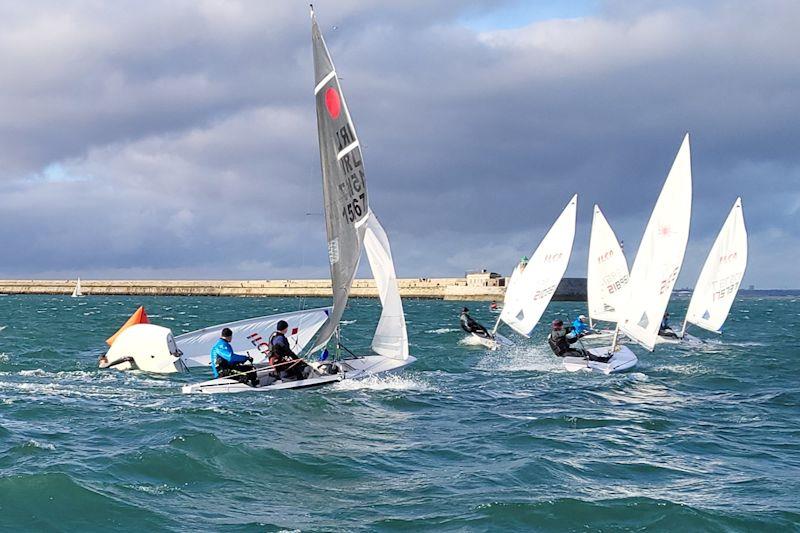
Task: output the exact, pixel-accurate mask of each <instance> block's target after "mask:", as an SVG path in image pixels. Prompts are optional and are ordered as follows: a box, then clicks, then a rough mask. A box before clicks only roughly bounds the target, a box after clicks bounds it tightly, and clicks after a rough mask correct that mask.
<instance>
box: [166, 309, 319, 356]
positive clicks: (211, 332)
mask: <svg viewBox="0 0 800 533" xmlns="http://www.w3.org/2000/svg"><path fill="white" fill-rule="evenodd" d="M330 311H331V308H330V307H321V308H317V309H308V310H305V311H295V312H291V313H281V314H277V315H269V316H260V317H255V318H248V319H245V320H237V321H236V322H228V323H225V324H217V325H214V326H209V327H207V328H203V329H199V330H197V331H191V332H189V333H184V334H183V335H178V336H177V337H175V343H176V344H177V345H178V348H179V349H180V350H181V352H183V355H182V356H181V359H183V362H184V363H186V366H189V367H194V366H208V365H209V364H210V361H211V359H210V356H209V354H210V353H211V348H212V347H213V346H214V344H215V343H216V342H217V341H218V340H219V336H220V332H221V331H222V328H230V329H231V331H232V332H233V340H232V341H231V346H232V347H233V351H234V352H237V353H243V352H248V351H249V353H250V355H252V356H253V359H254V362H255V363H260V362H263V361H264V360H265V359H266V352H267V350H268V346H269V344H268V343H269V337H270V335H271V334H272V332H274V331H275V329H276V326H277V324H278V321H279V320H285V321H286V322H287V323H288V324H289V331H288V332H287V334H286V338H287V339H288V340H289V345H290V347H291V348H292V350H293V351H294V352H295V353H299V352H300V351H301V350H302V349H303V348H304V347H305V346H306V344H308V342H309V341H310V340H311V339H312V338H313V337H314V335H315V334H316V333H317V331H319V328H320V327H321V326H322V324H323V323H324V322H325V321H326V320H327V319H328V315H329V314H330Z"/></svg>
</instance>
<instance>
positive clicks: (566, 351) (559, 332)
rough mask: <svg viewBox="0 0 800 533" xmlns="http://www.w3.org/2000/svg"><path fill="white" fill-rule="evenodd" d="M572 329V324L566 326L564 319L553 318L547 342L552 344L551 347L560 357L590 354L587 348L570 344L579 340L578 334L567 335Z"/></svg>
mask: <svg viewBox="0 0 800 533" xmlns="http://www.w3.org/2000/svg"><path fill="white" fill-rule="evenodd" d="M571 331H572V328H571V327H570V326H567V327H564V322H563V321H562V320H553V323H552V329H551V331H550V334H549V335H548V336H547V344H549V345H550V349H551V350H553V353H554V354H556V355H557V356H558V357H587V356H588V354H587V353H586V351H585V350H580V349H577V348H573V347H572V346H570V345H571V344H573V343H575V342H577V341H578V337H577V336H573V337H568V336H567V334H568V333H570V332H571Z"/></svg>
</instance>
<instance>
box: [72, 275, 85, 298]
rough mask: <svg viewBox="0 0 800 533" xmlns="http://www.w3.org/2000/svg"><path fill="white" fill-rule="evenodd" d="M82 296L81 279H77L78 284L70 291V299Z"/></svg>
mask: <svg viewBox="0 0 800 533" xmlns="http://www.w3.org/2000/svg"><path fill="white" fill-rule="evenodd" d="M80 296H83V292H81V278H78V282H77V283H76V284H75V288H74V289H72V297H73V298H78V297H80Z"/></svg>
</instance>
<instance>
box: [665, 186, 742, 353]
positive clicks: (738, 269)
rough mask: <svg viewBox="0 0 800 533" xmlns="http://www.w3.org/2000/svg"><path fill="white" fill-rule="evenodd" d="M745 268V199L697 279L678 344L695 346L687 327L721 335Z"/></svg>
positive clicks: (739, 201) (735, 208)
mask: <svg viewBox="0 0 800 533" xmlns="http://www.w3.org/2000/svg"><path fill="white" fill-rule="evenodd" d="M746 268H747V228H745V225H744V213H743V211H742V199H741V198H737V199H736V202H735V203H734V204H733V207H732V208H731V211H730V213H728V218H727V219H725V224H723V226H722V229H721V230H720V232H719V234H718V235H717V238H716V240H715V241H714V244H713V246H712V247H711V251H710V252H709V253H708V257H707V258H706V262H705V264H703V270H701V271H700V276H699V277H698V278H697V283H696V284H695V287H694V291H693V292H692V299H691V300H690V301H689V308H688V310H687V311H686V318H685V319H684V321H683V327H682V328H681V333H680V334H679V335H678V339H679V340H678V342H684V343H686V342H687V340H688V342H689V343H690V345H692V344H694V343H693V342H692V339H696V338H697V337H692V336H691V335H689V334H688V333H686V327H687V325H688V324H694V325H695V326H698V327H700V328H703V329H705V330H706V331H711V332H712V333H722V325H723V324H724V323H725V320H727V318H728V313H730V310H731V306H732V305H733V301H734V300H735V299H736V294H737V293H738V292H739V286H740V285H741V283H742V278H743V277H744V272H745V269H746Z"/></svg>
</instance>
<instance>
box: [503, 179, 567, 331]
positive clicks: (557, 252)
mask: <svg viewBox="0 0 800 533" xmlns="http://www.w3.org/2000/svg"><path fill="white" fill-rule="evenodd" d="M577 205H578V195H577V194H576V195H575V196H573V197H572V199H571V200H570V201H569V203H568V204H567V206H566V207H565V208H564V210H563V211H562V212H561V215H559V217H558V218H557V219H556V221H555V223H553V226H552V227H551V228H550V230H549V231H548V232H547V235H545V236H544V238H543V239H542V242H541V243H540V244H539V247H538V248H536V251H535V252H533V254H532V255H531V259H530V261H528V265H527V266H526V267H525V269H524V270H522V271H521V272H520V273H519V274H518V275H516V276H512V278H513V282H512V283H510V284H509V286H508V288H507V289H506V295H505V299H504V301H503V311H502V312H501V313H500V318H499V320H502V321H503V322H505V323H506V324H508V325H509V326H510V327H511V328H512V329H513V330H514V331H516V332H517V333H519V334H520V335H524V336H526V337H527V336H529V335H530V334H531V331H532V330H533V328H534V327H535V326H536V324H537V323H538V322H539V319H540V318H541V317H542V314H543V313H544V310H545V308H547V304H549V303H550V299H551V298H552V297H553V294H554V293H555V292H556V288H557V287H558V284H559V282H560V281H561V278H562V277H563V276H564V272H565V271H566V270H567V265H568V264H569V257H570V255H571V253H572V242H573V241H574V239H575V217H576V213H577ZM495 329H496V328H495Z"/></svg>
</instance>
